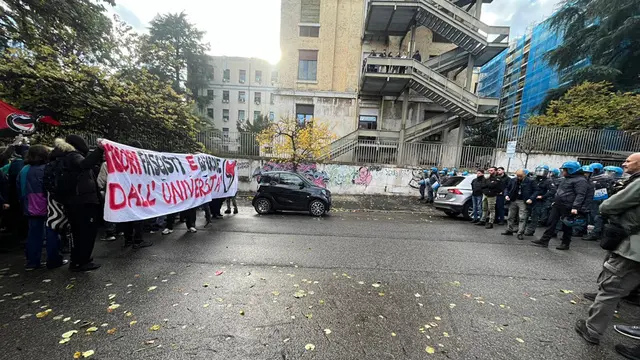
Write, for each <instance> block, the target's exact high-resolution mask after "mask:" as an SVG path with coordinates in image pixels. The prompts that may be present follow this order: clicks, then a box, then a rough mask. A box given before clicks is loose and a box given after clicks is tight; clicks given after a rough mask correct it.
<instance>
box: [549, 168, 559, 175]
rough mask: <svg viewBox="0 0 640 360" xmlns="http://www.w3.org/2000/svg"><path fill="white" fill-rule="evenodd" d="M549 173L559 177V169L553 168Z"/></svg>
mask: <svg viewBox="0 0 640 360" xmlns="http://www.w3.org/2000/svg"><path fill="white" fill-rule="evenodd" d="M551 173H552V174H553V175H555V176H560V169H557V168H553V169H551Z"/></svg>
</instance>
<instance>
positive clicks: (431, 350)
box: [424, 346, 436, 354]
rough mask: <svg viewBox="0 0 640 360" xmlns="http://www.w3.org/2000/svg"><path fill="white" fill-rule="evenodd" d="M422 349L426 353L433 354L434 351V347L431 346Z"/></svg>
mask: <svg viewBox="0 0 640 360" xmlns="http://www.w3.org/2000/svg"><path fill="white" fill-rule="evenodd" d="M424 351H426V352H427V354H433V353H435V352H436V349H434V348H432V347H431V346H427V348H426V349H424Z"/></svg>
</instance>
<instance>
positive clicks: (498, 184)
mask: <svg viewBox="0 0 640 360" xmlns="http://www.w3.org/2000/svg"><path fill="white" fill-rule="evenodd" d="M506 187H507V184H506V182H505V181H503V179H501V178H500V177H498V176H489V178H488V179H487V182H486V183H485V186H484V187H483V188H482V193H483V194H484V195H486V196H489V197H496V196H498V195H500V193H502V192H503V191H504V189H505V188H506Z"/></svg>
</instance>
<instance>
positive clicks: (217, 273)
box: [216, 270, 224, 276]
mask: <svg viewBox="0 0 640 360" xmlns="http://www.w3.org/2000/svg"><path fill="white" fill-rule="evenodd" d="M222 274H224V271H222V270H218V271H216V276H220V275H222Z"/></svg>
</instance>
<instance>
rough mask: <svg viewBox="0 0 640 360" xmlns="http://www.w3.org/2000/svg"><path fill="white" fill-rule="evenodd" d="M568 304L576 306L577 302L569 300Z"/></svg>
mask: <svg viewBox="0 0 640 360" xmlns="http://www.w3.org/2000/svg"><path fill="white" fill-rule="evenodd" d="M569 302H570V303H572V304H573V305H575V304H577V302H576V301H575V300H571V301H569Z"/></svg>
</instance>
